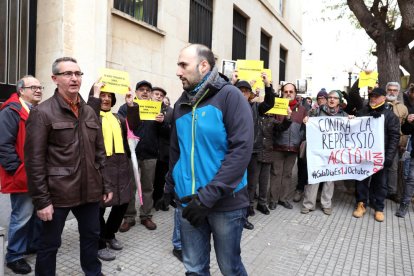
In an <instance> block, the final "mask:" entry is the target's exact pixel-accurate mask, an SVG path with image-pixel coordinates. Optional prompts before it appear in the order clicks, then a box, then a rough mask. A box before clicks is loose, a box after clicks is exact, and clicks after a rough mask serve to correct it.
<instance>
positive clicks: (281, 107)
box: [266, 98, 289, 115]
mask: <svg viewBox="0 0 414 276" xmlns="http://www.w3.org/2000/svg"><path fill="white" fill-rule="evenodd" d="M288 106H289V99H284V98H275V105H274V107H272V109H270V110H269V111H268V112H266V114H278V115H287V108H288Z"/></svg>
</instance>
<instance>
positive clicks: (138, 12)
mask: <svg viewBox="0 0 414 276" xmlns="http://www.w3.org/2000/svg"><path fill="white" fill-rule="evenodd" d="M114 8H115V9H117V10H120V11H122V12H124V13H126V14H129V15H130V16H132V17H134V18H135V19H137V20H140V21H144V22H146V23H148V24H150V25H152V26H154V27H157V16H158V0H114Z"/></svg>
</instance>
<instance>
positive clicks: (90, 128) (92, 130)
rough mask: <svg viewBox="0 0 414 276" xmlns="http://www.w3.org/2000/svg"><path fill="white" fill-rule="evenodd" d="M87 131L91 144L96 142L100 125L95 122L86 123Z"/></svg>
mask: <svg viewBox="0 0 414 276" xmlns="http://www.w3.org/2000/svg"><path fill="white" fill-rule="evenodd" d="M85 125H86V131H87V134H88V137H89V141H90V142H95V140H96V134H97V132H98V131H99V129H100V128H99V125H98V124H97V123H96V122H94V121H85Z"/></svg>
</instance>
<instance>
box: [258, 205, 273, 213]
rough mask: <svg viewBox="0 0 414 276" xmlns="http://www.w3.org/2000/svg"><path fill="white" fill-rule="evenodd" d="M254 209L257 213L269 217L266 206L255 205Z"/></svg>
mask: <svg viewBox="0 0 414 276" xmlns="http://www.w3.org/2000/svg"><path fill="white" fill-rule="evenodd" d="M256 209H257V211H259V212H261V213H262V214H264V215H269V214H270V211H269V209H268V208H267V206H266V204H257V207H256Z"/></svg>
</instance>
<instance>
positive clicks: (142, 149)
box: [118, 80, 164, 232]
mask: <svg viewBox="0 0 414 276" xmlns="http://www.w3.org/2000/svg"><path fill="white" fill-rule="evenodd" d="M151 92H152V85H151V83H150V82H148V81H146V80H143V81H140V82H138V83H137V85H136V89H135V94H136V95H137V98H138V99H139V100H151ZM126 110H127V107H126V104H124V105H122V106H121V107H120V108H119V111H118V115H120V116H121V117H124V118H125V117H126ZM163 125H164V114H163V113H160V114H158V115H157V117H156V118H155V120H154V121H150V120H147V121H142V123H141V124H140V126H139V127H138V128H137V129H133V130H132V131H133V132H134V134H135V136H138V137H140V141H139V143H138V145H137V147H136V149H135V151H136V154H137V158H138V164H139V169H140V172H141V187H142V202H143V205H142V206H141V208H140V215H139V216H140V220H141V224H143V225H144V226H145V227H146V228H147V229H148V230H155V229H156V228H157V225H156V224H155V223H154V222H153V221H152V212H151V209H152V207H153V205H154V201H153V197H152V194H153V192H154V178H155V167H156V164H157V158H158V147H159V145H158V138H159V135H162V132H161V128H162V127H163ZM135 216H136V210H135V197H134V198H133V200H131V202H130V203H129V205H128V209H127V211H126V213H125V217H124V222H123V223H122V225H121V227H120V228H119V231H120V232H126V231H128V230H129V229H130V227H131V226H134V225H135Z"/></svg>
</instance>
